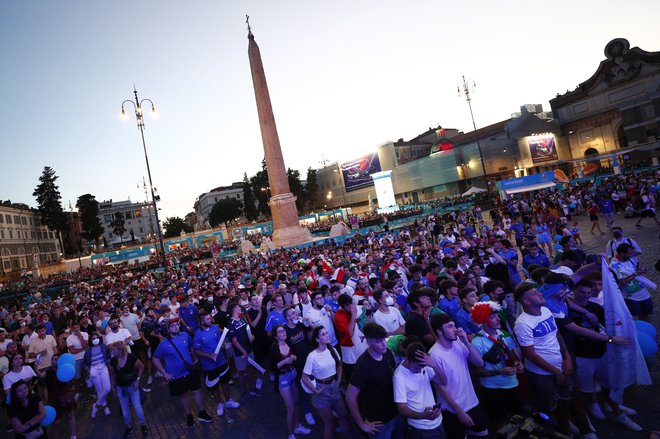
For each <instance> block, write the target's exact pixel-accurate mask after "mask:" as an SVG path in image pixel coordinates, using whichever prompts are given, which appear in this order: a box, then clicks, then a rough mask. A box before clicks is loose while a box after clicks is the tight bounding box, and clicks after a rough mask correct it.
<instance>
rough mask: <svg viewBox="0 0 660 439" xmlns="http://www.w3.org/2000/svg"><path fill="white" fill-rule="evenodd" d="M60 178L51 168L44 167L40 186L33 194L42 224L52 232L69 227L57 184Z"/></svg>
mask: <svg viewBox="0 0 660 439" xmlns="http://www.w3.org/2000/svg"><path fill="white" fill-rule="evenodd" d="M57 179H58V177H57V175H55V170H54V169H53V168H51V167H50V166H44V170H43V172H42V174H41V177H39V184H38V185H37V187H36V188H35V189H34V192H32V195H33V196H34V197H36V198H37V209H38V210H39V213H41V223H42V224H43V225H45V226H48V228H49V229H50V230H53V231H58V232H61V231H62V230H64V229H65V228H66V226H67V217H66V215H65V214H64V210H63V209H62V203H61V202H60V200H61V199H62V196H61V195H60V188H59V186H57V185H56V184H55V182H56V181H57Z"/></svg>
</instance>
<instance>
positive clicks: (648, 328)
mask: <svg viewBox="0 0 660 439" xmlns="http://www.w3.org/2000/svg"><path fill="white" fill-rule="evenodd" d="M635 327H636V328H637V333H638V334H640V333H642V332H643V333H644V334H648V335H650V336H651V337H652V338H656V337H657V336H658V331H657V330H656V329H655V326H653V325H652V324H651V323H649V322H645V321H644V320H635Z"/></svg>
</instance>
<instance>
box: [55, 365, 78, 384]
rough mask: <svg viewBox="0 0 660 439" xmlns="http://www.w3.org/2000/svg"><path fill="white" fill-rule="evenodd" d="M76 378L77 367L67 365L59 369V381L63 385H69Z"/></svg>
mask: <svg viewBox="0 0 660 439" xmlns="http://www.w3.org/2000/svg"><path fill="white" fill-rule="evenodd" d="M75 376H76V366H74V365H73V364H69V363H65V364H63V365H61V366H58V368H57V379H58V380H60V381H61V382H63V383H68V382H69V381H71V380H72V379H73V377H75Z"/></svg>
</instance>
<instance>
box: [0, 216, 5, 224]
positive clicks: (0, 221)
mask: <svg viewBox="0 0 660 439" xmlns="http://www.w3.org/2000/svg"><path fill="white" fill-rule="evenodd" d="M4 222H5V217H4V216H2V215H0V223H4Z"/></svg>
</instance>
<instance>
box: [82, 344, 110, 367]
mask: <svg viewBox="0 0 660 439" xmlns="http://www.w3.org/2000/svg"><path fill="white" fill-rule="evenodd" d="M99 347H100V348H101V353H103V362H104V363H105V365H106V366H107V365H108V364H110V351H109V350H108V348H107V347H106V346H105V345H104V344H103V343H99ZM92 348H93V346H92V345H90V346H89V347H88V348H87V350H86V351H85V356H84V357H83V362H82V364H83V367H86V368H87V369H91V368H92Z"/></svg>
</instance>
